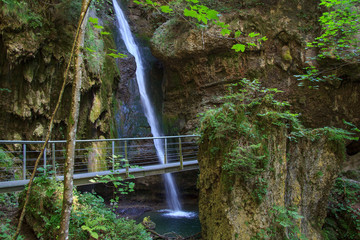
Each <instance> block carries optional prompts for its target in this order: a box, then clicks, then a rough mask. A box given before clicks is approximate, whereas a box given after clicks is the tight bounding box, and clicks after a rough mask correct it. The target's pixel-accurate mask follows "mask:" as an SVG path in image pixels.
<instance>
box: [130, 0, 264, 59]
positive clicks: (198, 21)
mask: <svg viewBox="0 0 360 240" xmlns="http://www.w3.org/2000/svg"><path fill="white" fill-rule="evenodd" d="M134 3H136V4H139V5H143V6H148V7H151V8H153V9H156V10H158V11H160V12H162V13H165V14H168V15H170V16H181V17H182V18H184V17H185V18H184V19H185V20H186V21H187V22H188V23H189V24H190V25H193V26H196V27H197V28H199V29H203V28H207V27H208V26H209V25H210V24H212V25H216V26H218V28H219V32H220V34H221V35H222V36H223V37H229V38H231V39H233V40H235V41H236V42H240V43H237V44H235V45H234V46H233V47H232V49H234V50H235V51H236V52H239V51H241V52H244V51H245V49H246V48H251V47H257V46H258V45H261V44H262V43H263V42H264V41H266V40H267V38H266V37H259V35H260V33H255V32H252V33H250V34H249V35H248V37H249V38H255V40H253V42H248V43H245V44H244V43H241V42H244V39H245V37H246V36H245V35H244V34H243V33H242V32H240V31H232V30H230V25H228V24H226V23H225V22H222V21H220V18H219V17H220V16H221V14H220V13H219V12H218V11H216V10H214V9H210V8H209V7H207V6H205V5H203V4H200V2H199V1H198V0H173V1H169V2H167V3H168V4H167V5H161V4H160V3H158V2H154V1H151V0H140V1H134ZM242 35H243V36H242Z"/></svg>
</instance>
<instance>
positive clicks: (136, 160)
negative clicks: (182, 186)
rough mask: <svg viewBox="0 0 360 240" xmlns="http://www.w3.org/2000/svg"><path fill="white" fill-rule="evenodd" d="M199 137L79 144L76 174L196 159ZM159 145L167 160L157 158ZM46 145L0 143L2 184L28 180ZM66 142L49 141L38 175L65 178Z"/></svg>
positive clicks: (84, 141) (24, 142) (0, 177)
mask: <svg viewBox="0 0 360 240" xmlns="http://www.w3.org/2000/svg"><path fill="white" fill-rule="evenodd" d="M197 138H198V136H197V135H182V136H163V137H141V138H118V139H91V140H77V141H76V150H75V166H74V173H75V174H76V173H89V172H100V171H106V170H116V169H119V168H127V169H128V168H129V167H132V166H140V167H141V166H147V165H155V164H160V162H159V158H162V159H163V160H164V161H165V163H164V164H167V163H173V162H178V163H179V167H180V169H181V168H182V166H183V162H185V161H192V160H196V159H197V150H198V147H197V141H196V140H197ZM154 140H155V141H160V143H161V148H162V150H163V154H164V156H162V157H160V156H158V154H157V152H156V149H155V145H154ZM43 144H44V141H18V140H0V182H4V181H14V180H26V179H29V178H30V175H31V173H32V171H33V169H34V164H35V161H36V159H37V157H38V155H39V154H40V150H41V147H42V145H43ZM65 149H66V141H65V140H56V141H54V140H52V141H49V142H48V144H47V146H46V149H45V152H44V156H43V158H42V159H41V165H40V166H39V167H41V168H40V169H39V171H38V174H39V175H40V174H44V173H46V172H47V173H48V174H51V175H55V176H60V175H63V171H64V161H65V158H66V150H65Z"/></svg>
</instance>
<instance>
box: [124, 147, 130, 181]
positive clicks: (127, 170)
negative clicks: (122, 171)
mask: <svg viewBox="0 0 360 240" xmlns="http://www.w3.org/2000/svg"><path fill="white" fill-rule="evenodd" d="M125 168H126V178H128V177H129V160H128V156H127V141H126V140H125Z"/></svg>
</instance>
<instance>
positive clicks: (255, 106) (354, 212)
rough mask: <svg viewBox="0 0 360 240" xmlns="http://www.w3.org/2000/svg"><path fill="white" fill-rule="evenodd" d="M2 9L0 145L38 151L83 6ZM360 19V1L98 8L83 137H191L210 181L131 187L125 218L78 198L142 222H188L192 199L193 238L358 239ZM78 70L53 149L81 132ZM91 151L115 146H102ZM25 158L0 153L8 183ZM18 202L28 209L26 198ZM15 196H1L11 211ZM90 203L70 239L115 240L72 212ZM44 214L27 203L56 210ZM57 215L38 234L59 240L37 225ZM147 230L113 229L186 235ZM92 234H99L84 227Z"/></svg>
mask: <svg viewBox="0 0 360 240" xmlns="http://www.w3.org/2000/svg"><path fill="white" fill-rule="evenodd" d="M120 6H121V8H122V10H121V8H120ZM0 7H1V10H0V19H1V21H0V108H1V110H2V111H1V114H0V122H1V124H0V139H1V140H32V141H41V140H44V138H45V136H46V134H47V126H48V123H49V121H50V119H51V114H52V111H53V110H54V108H55V106H56V101H57V97H58V93H59V91H60V88H61V84H62V81H63V78H64V76H63V74H64V71H65V68H66V64H67V63H68V59H69V56H70V52H71V47H72V43H73V38H74V36H75V31H76V28H77V26H76V23H77V21H78V17H79V15H80V8H81V1H80V0H76V1H68V0H46V1H43V2H42V1H38V0H36V1H30V0H21V1H15V0H0ZM359 9H360V6H359V3H358V2H357V1H355V0H344V1H340V2H339V1H335V0H319V1H311V0H291V1H285V0H231V1H222V0H219V1H214V0H199V1H198V0H175V1H164V0H157V1H150V0H146V1H134V0H113V1H108V0H97V1H92V3H91V7H90V8H89V10H88V13H87V20H86V21H87V23H86V31H85V41H84V43H83V46H82V54H83V56H84V62H83V63H82V66H81V71H82V75H83V80H82V81H83V83H82V87H81V102H80V113H79V126H78V129H77V134H76V138H77V139H102V140H105V139H117V138H127V137H139V138H140V137H160V136H177V135H179V136H181V135H191V136H194V135H196V136H198V137H192V138H189V141H191V142H192V143H195V142H196V143H197V145H198V154H197V160H198V165H199V170H192V171H188V172H179V173H175V174H172V175H170V173H166V174H163V175H157V176H149V177H144V178H138V179H135V180H132V181H131V182H134V183H135V188H134V190H135V191H134V192H127V193H126V194H125V195H123V196H119V198H117V199H118V202H117V203H116V204H118V205H119V206H118V209H117V210H116V207H114V206H113V203H110V199H111V198H112V197H111V196H113V194H112V192H111V191H108V189H107V188H104V185H95V186H87V187H83V188H79V189H78V190H79V192H80V195H81V194H85V195H86V194H87V193H85V192H91V191H92V192H97V194H98V195H101V196H102V197H103V198H104V199H105V200H102V201H103V202H104V203H106V206H107V207H108V208H109V209H110V208H111V209H112V210H113V212H115V213H119V212H121V211H124V212H126V211H127V210H126V209H127V208H128V210H129V209H130V210H129V211H132V210H133V209H134V207H135V208H136V207H139V209H140V210H139V212H140V213H142V212H143V211H145V215H143V216H146V210H149V209H155V210H158V209H164V208H167V207H168V208H170V209H171V210H172V211H173V212H182V210H183V209H182V205H191V206H192V207H193V206H194V204H196V205H197V207H196V208H198V216H199V220H200V223H201V233H199V234H195V235H193V236H192V238H191V239H204V240H219V239H224V240H227V239H229V240H235V239H244V240H253V239H280V240H282V239H309V240H310V239H312V240H315V239H319V240H320V239H324V240H333V239H334V240H335V239H339V240H340V239H360V224H359V221H360V220H359V219H360V210H359V204H360V153H359V152H360V142H359V139H358V137H359V136H360V130H359V126H360V109H359V108H358V106H359V105H360V95H359V93H360V67H359V57H358V56H359V52H360V40H359V34H358V33H359V30H360V27H359V24H356V23H357V22H358V21H359V19H360V10H359ZM123 14H124V15H123ZM339 16H340V17H339ZM122 54H124V55H126V56H124V55H122ZM114 56H115V57H114ZM74 75H75V73H74V68H72V69H71V73H70V74H69V80H68V83H67V84H66V88H65V92H64V97H63V100H62V102H61V105H60V109H59V111H58V113H57V114H56V116H55V122H54V126H53V130H52V134H51V139H52V140H63V139H65V138H66V135H67V134H66V132H67V127H68V125H69V124H70V123H71V121H72V119H71V118H69V116H68V114H69V109H70V108H71V105H72V103H71V95H72V87H71V85H72V84H71V81H72V79H73V77H74ZM126 144H127V143H126ZM136 144H137V145H138V149H137V151H138V153H140V152H141V153H142V152H144V151H145V150H146V146H145V140H138V141H137V142H136ZM170 144H173V145H176V144H177V145H176V147H177V146H178V145H179V143H178V142H175V141H174V142H170ZM154 145H155V147H154V149H156V151H157V160H158V161H159V162H160V163H166V159H164V156H165V158H166V151H167V149H166V147H164V141H163V140H160V139H155V140H154ZM84 146H85V145H84ZM125 146H127V145H125ZM92 147H93V148H94V149H95V148H97V147H102V148H104V149H106V148H108V149H111V145H106V144H105V143H104V144H103V145H102V143H101V142H98V143H94V144H93V145H92ZM28 148H29V149H28V151H34V152H36V151H39V150H40V146H39V147H34V146H30V145H29V147H28ZM85 148H86V149H87V148H89V149H87V151H88V153H86V156H85V157H84V159H83V160H81V163H80V162H79V163H78V164H85V165H86V164H87V166H86V168H87V169H92V170H91V171H93V172H97V171H104V170H108V169H110V170H111V166H110V164H109V163H108V164H105V165H101V164H100V163H99V164H98V162H100V160H101V159H105V157H98V155H96V154H98V153H97V152H96V151H95V150H92V149H91V147H87V146H86V147H84V149H85ZM120 148H125V147H124V146H123V145H121V146H120V147H119V149H120ZM22 151H23V148H22V145H21V144H6V143H2V144H1V145H0V168H1V170H0V173H4V174H3V175H1V174H0V178H1V179H6V176H5V174H9V172H11V170H9V169H8V168H9V165H11V166H13V165H14V164H15V165H19V166H20V167H21V161H20V160H21V159H22V158H23V156H22V155H23V154H22ZM104 151H105V152H106V150H104ZM124 151H125V150H124ZM176 151H177V152H176V154H178V155H181V154H180V153H181V150H180V149H178V150H176ZM113 152H114V151H113ZM179 152H180V153H179ZM7 153H11V154H12V155H11V156H10V157H9V154H7ZM17 153H19V154H18V155H16V154H17ZM45 154H46V152H45ZM125 154H127V153H125V152H119V157H120V158H126V157H125ZM29 156H31V153H30V155H29ZM50 156H51V155H50V150H48V157H49V158H50ZM1 157H3V159H1ZM65 157H66V156H64V158H65ZM8 158H11V159H12V160H11V161H13V162H14V163H9V161H8V160H6V159H8ZM107 158H108V159H114V158H115V157H114V156H110V157H109V156H107ZM125 160H126V159H125ZM125 160H124V161H125ZM87 161H89V162H87ZM90 162H91V163H90ZM121 164H122V165H123V166H126V163H125V165H124V164H123V163H121ZM121 164H120V165H121ZM130 164H131V163H130ZM133 164H134V165H137V163H133ZM45 165H46V164H45ZM45 167H46V166H45ZM10 174H12V175H13V176H17V175H16V173H14V172H11V173H10ZM28 174H29V175H30V173H28ZM108 185H111V184H110V183H108ZM39 186H42V185H41V183H40V184H39ZM106 186H107V185H106ZM37 191H40V190H39V189H38V190H37ZM57 191H58V190H56V191H55V190H54V192H52V194H53V195H52V196H51V195H50V197H52V198H57V200H56V201H55V200H54V199H52V200H41V201H39V202H41V204H45V205H46V203H47V201H49V202H52V201H54V202H57V201H58V200H59V198H60V197H62V196H61V194H57ZM126 191H127V190H126ZM1 194H3V193H1ZM43 195H44V196H45V195H46V194H43ZM55 195H56V196H55ZM175 195H178V196H175ZM17 197H19V202H20V203H21V202H22V200H21V198H24V194H20V195H19V196H17ZM34 197H35V199H37V198H36V194H34ZM9 199H12V197H11V196H10V195H9V196H8V195H4V196H3V197H0V203H1V206H2V207H4V206H5V205H6V204H8V202H11V201H13V200H11V201H10V200H9ZM87 199H88V200H86V201H89V202H91V201H92V202H97V200H94V199H92V197H88V198H87ZM89 199H92V200H91V201H90V200H89ZM17 201H18V200H16V202H17ZM86 201H85V200H81V197H80V196H79V197H76V200H75V201H74V204H75V205H74V206H75V207H74V211H75V213H74V214H75V215H76V214H77V215H76V216H78V217H75V215H74V217H73V219H74V220H73V221H75V222H76V221H78V222H77V223H76V224H80V225H79V226H78V227H74V228H73V229H72V230H70V232H71V234H73V235H72V236H73V238H72V237H70V239H103V238H102V237H104V236H106V234H107V231H113V230H110V229H111V228H112V227H106V225H104V226H105V228H106V230H104V229H101V228H100V229H96V228H95V225H101V223H100V222H101V221H102V220H99V218H101V217H91V216H90V215H86V214H85V215H86V216H90V217H89V218H94V219H97V220H98V221H99V224H98V223H91V224H93V225H91V224H90V223H89V222H86V221H85V220H79V219H80V217H79V216H80V215H81V214H82V213H79V212H77V211H79V209H85V208H86V207H84V208H83V206H81V205H77V204H80V203H79V202H86ZM41 204H40V206H32V208H34V209H35V208H39V209H42V210H44V209H43V208H45V209H46V208H47V207H43V206H42V205H41ZM58 204H59V206H60V204H61V203H60V201H59V203H58ZM84 204H85V203H84ZM116 204H114V205H116ZM45 205H44V206H45ZM50 205H51V204H50ZM54 205H55V204H54ZM90 205H91V203H90ZM90 205H89V206H90ZM121 205H123V208H122V207H121ZM46 206H47V205H46ZM84 206H87V205H84ZM60 208H61V207H60ZM4 209H5V207H4ZM49 209H50V207H49ZM57 209H58V208H56V209H52V210H51V211H50V210H49V211H48V212H49V215H47V214H46V217H44V218H43V219H42V220H41V217H39V218H37V217H35V215H36V214H35V213H34V214H33V215H31V214H29V215H28V216H27V218H26V219H27V221H28V222H31V221H32V220H31V219H33V221H34V222H36V224H31V223H28V224H27V225H28V226H29V227H30V228H32V230H29V231H30V232H35V233H34V234H33V235H34V236H36V237H35V238H34V239H50V238H49V237H46V236H51V234H50V235H46V234H48V233H42V232H41V231H42V230H41V229H42V228H43V229H56V224H57V222H56V221H57V220H55V217H51V216H56V214H58V215H59V213H58V211H59V210H57ZM60 210H61V209H60ZM45 211H46V210H45ZM81 211H86V210H81ZM135 211H138V210H135ZM191 211H194V212H196V214H195V215H197V209H196V210H193V209H192V210H191ZM51 212H52V213H51ZM182 213H184V212H182ZM51 214H53V215H51ZM79 214H80V215H79ZM109 214H110V213H109ZM191 214H193V212H191ZM105 215H106V214H105ZM135 215H139V214H135ZM106 216H110V215H106ZM111 216H112V215H111ZM192 216H193V215H192ZM0 218H1V219H2V220H3V219H6V214H1V215H0ZM15 218H16V217H14V218H13V219H15ZM78 218H79V219H78ZM120 219H122V218H120ZM146 219H147V218H145V219H144V221H145V220H146ZM11 221H12V222H16V220H11ZM81 221H85V222H81ZM104 221H105V220H104ZM120 221H122V220H120ZM146 221H148V222H146ZM146 221H145V222H142V223H143V225H144V226H142V225H141V224H139V225H136V223H131V224H134V225H131V227H129V226H130V225H127V223H125V222H122V223H121V224H120V223H119V226H120V227H119V229H122V228H123V229H133V230H134V236H136V237H135V238H131V236H130V235H126V234H125V235H121V234H123V233H121V234H120V233H117V232H116V231H115V230H114V231H113V232H111V234H113V235H111V236H113V237H112V238H111V239H186V238H185V237H184V236H183V238H180V236H179V235H168V236H167V235H162V233H161V234H158V235H156V234H154V233H153V232H151V231H153V230H154V229H150V230H149V229H148V230H147V231H148V232H146V230H145V228H146V227H147V228H149V226H148V225H147V223H149V222H150V223H151V220H150V218H149V219H147V220H146ZM169 221H170V220H169ZM4 222H5V220H4ZM6 222H7V220H6ZM9 222H10V220H9ZM138 222H141V220H138ZM37 224H38V225H37ZM74 224H75V223H74ZM104 224H105V223H104ZM122 224H125V225H122ZM129 224H130V223H129ZM155 224H158V223H156V221H155ZM50 225H53V226H55V227H54V228H52V227H51V226H50ZM150 225H151V224H150ZM160 225H161V224H159V226H158V229H159V228H160V227H161V226H160ZM194 225H196V224H194ZM39 226H40V227H39ZM45 226H46V227H45ZM74 226H75V225H74ZM81 226H87V227H89V229H90V230H84V231H83V232H81V233H79V232H77V230H74V229H76V228H78V229H82V228H83V227H81ZM135 226H136V227H135ZM187 227H188V228H191V226H187ZM70 228H71V226H70ZM9 229H11V228H10V227H9ZM156 230H157V229H156V228H155V230H154V231H156ZM11 231H12V230H6V233H7V234H8V232H11ZM49 231H50V232H51V231H52V230H49ZM54 231H55V230H54ZM79 231H80V230H79ZM119 231H120V230H119ZM173 231H174V232H175V231H176V230H175V228H174V230H173ZM196 231H200V230H199V229H198V230H196ZM92 232H95V233H96V234H98V235H97V236H98V237H95V236H96V235H93V234H92ZM114 232H116V234H118V235H116V234H115V233H114ZM124 232H126V231H125V230H124ZM130 232H132V231H130V230H129V231H128V233H129V234H130ZM169 232H170V230H169ZM4 234H5V232H4ZM42 234H44V235H42ZM101 234H103V235H101ZM192 234H193V233H192ZM9 235H10V233H9ZM30 235H31V234H30ZM30 235H29V236H30ZM42 236H43V237H42ZM109 236H110V235H109ZM115 236H116V237H115ZM120 236H122V237H120ZM140 236H141V237H140ZM74 237H75V238H74ZM157 237H158V238H157ZM176 237H179V238H176ZM25 239H27V238H25ZM104 239H105V238H104Z"/></svg>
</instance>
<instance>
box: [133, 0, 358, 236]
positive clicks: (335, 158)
mask: <svg viewBox="0 0 360 240" xmlns="http://www.w3.org/2000/svg"><path fill="white" fill-rule="evenodd" d="M201 3H203V4H207V5H208V6H210V7H211V6H213V7H215V8H217V9H218V10H221V12H222V17H221V20H222V21H224V22H226V23H228V24H229V25H230V28H231V29H232V30H240V31H241V32H243V33H245V35H247V34H248V33H250V32H259V33H261V34H262V35H265V36H267V37H268V39H269V40H268V41H266V42H265V43H264V44H263V45H262V46H260V47H255V48H252V49H250V50H246V51H245V52H244V53H240V54H238V53H235V52H233V50H231V46H232V45H233V44H234V43H235V42H234V40H233V39H226V38H223V37H221V35H220V34H219V33H218V32H217V31H218V30H217V29H216V27H215V26H210V27H208V28H206V29H202V30H201V29H196V28H193V27H191V26H189V25H188V24H187V23H186V22H185V21H183V19H181V17H179V18H178V17H169V18H166V17H165V18H164V17H163V16H162V15H161V14H159V13H157V12H156V11H153V12H151V11H150V12H149V11H148V12H146V11H144V10H143V9H141V8H139V7H138V6H137V5H136V4H131V3H130V5H129V13H130V19H131V20H132V22H133V24H134V25H133V28H134V30H135V31H137V32H138V34H139V35H140V36H143V38H145V39H149V42H150V44H151V47H152V52H153V54H154V55H155V56H156V57H157V58H158V59H160V60H161V61H162V62H163V66H164V73H165V78H164V79H165V82H164V83H163V94H164V109H163V114H164V122H169V123H170V122H171V123H172V124H175V126H177V130H176V131H179V132H182V133H193V132H194V130H195V129H196V128H197V127H198V126H199V119H200V118H199V117H198V115H199V113H202V112H205V111H206V110H208V109H211V108H213V107H218V106H220V105H221V104H222V103H223V102H222V100H220V98H219V97H221V96H223V95H225V93H226V89H227V85H228V84H231V83H236V82H238V81H239V80H241V79H243V78H247V79H251V80H253V79H259V81H260V82H261V83H262V85H263V86H265V87H269V88H278V89H280V90H283V91H284V92H283V93H281V94H279V97H280V99H283V100H287V101H289V102H290V104H291V111H292V112H295V113H300V119H301V120H302V122H303V124H304V125H305V126H306V127H310V128H316V127H324V126H335V127H344V125H343V122H342V119H345V120H347V121H351V122H352V123H354V124H355V125H359V124H360V118H359V116H360V112H359V109H358V108H356V107H355V106H357V105H358V104H359V101H360V98H359V90H360V89H359V88H360V84H359V83H360V82H359V76H360V75H359V73H360V72H359V71H360V69H359V67H358V64H356V63H355V64H349V63H346V62H345V63H344V62H343V63H341V62H339V61H338V60H335V59H330V58H328V59H324V60H323V61H321V62H315V61H313V62H311V64H314V65H316V66H319V67H320V69H322V70H326V71H329V72H330V73H334V72H335V71H336V74H337V76H339V77H340V78H341V79H342V81H328V82H323V83H320V84H319V89H318V90H314V89H310V88H308V85H307V84H305V87H299V86H298V84H299V81H297V79H296V77H294V75H299V74H302V73H304V68H305V67H307V66H309V62H307V61H308V60H309V59H310V58H311V57H314V56H315V55H316V54H317V52H316V50H314V49H311V48H309V49H306V42H311V41H313V40H314V39H315V37H317V36H318V35H319V33H320V31H321V30H320V26H319V23H318V18H319V16H320V15H321V8H319V7H318V4H319V2H317V1H315V2H314V1H309V0H302V1H283V0H274V1H261V0H260V1H216V2H214V1H202V2H201ZM248 41H251V39H250V38H247V39H246V38H245V39H244V42H248ZM336 65H345V66H346V67H342V68H339V69H337V70H332V69H333V68H334V66H336ZM235 131H236V130H235ZM286 134H287V133H286V131H285V130H283V129H277V130H276V131H274V132H272V134H270V136H271V137H270V140H269V141H268V142H267V143H266V145H267V146H268V148H269V149H271V151H270V150H269V152H270V155H271V159H270V160H269V164H270V166H269V169H271V170H269V169H268V170H269V171H267V173H266V174H265V175H266V176H265V177H264V179H265V181H266V183H267V184H268V186H269V189H268V190H267V191H266V193H265V197H264V198H265V200H263V202H262V203H260V204H259V203H257V202H256V201H255V200H254V199H253V197H252V196H251V192H253V191H254V189H253V188H252V187H251V186H245V187H244V183H243V179H241V178H239V177H235V178H234V179H232V182H231V183H228V182H226V181H225V183H224V179H226V174H225V171H224V169H223V164H224V163H225V162H226V160H225V157H224V155H226V154H230V152H231V151H229V149H228V148H226V147H223V146H224V145H226V143H229V142H234V141H235V142H237V144H238V145H239V146H244V142H243V141H244V139H243V137H241V136H235V137H233V138H232V137H231V136H232V135H231V134H229V135H230V136H228V138H223V139H221V141H222V143H223V145H221V144H219V145H218V146H215V143H214V140H213V139H209V138H207V137H205V140H204V141H203V142H201V143H200V154H199V164H200V177H199V188H200V202H199V207H200V218H201V222H202V227H203V232H202V233H203V237H204V238H205V239H250V238H251V237H258V238H259V239H266V237H269V235H268V236H265V235H266V234H267V233H268V232H266V231H268V229H269V228H270V227H272V226H271V223H272V222H273V221H275V217H274V215H276V214H277V216H279V215H281V214H283V213H286V214H288V213H289V212H288V211H290V210H289V209H292V207H295V206H296V208H295V209H296V210H295V211H296V212H298V213H299V214H300V215H302V216H304V218H303V219H301V220H296V221H295V225H294V226H293V227H298V229H299V231H300V232H299V233H298V234H300V233H301V234H304V236H306V237H307V238H308V239H322V238H323V236H322V234H321V228H322V225H323V223H324V218H325V217H326V211H327V210H326V206H327V203H328V200H327V199H328V196H329V194H330V190H331V186H332V185H333V183H334V180H335V178H336V177H337V176H338V173H339V171H340V169H341V168H342V167H344V166H345V165H346V164H347V163H348V162H343V161H342V160H341V159H342V156H341V153H339V151H337V150H334V148H333V145H332V143H331V141H330V142H329V137H328V136H325V137H324V138H322V139H317V140H310V139H308V138H306V137H305V138H304V139H301V140H299V142H298V143H293V142H291V141H289V140H287V139H286V137H285V136H286ZM219 141H220V140H219ZM254 144H257V143H256V142H255V143H254ZM346 144H347V146H348V148H347V151H348V153H349V154H350V155H352V156H350V158H352V163H351V164H352V165H351V166H352V167H348V168H353V169H354V168H355V169H358V168H359V157H358V156H356V155H355V154H356V153H358V152H359V150H360V148H359V142H356V141H355V142H350V141H347V143H346ZM219 146H220V147H219ZM269 146H272V147H269ZM214 147H215V149H216V148H217V149H219V148H220V149H221V151H220V153H219V154H216V155H212V153H211V152H212V151H214ZM340 152H341V151H340ZM222 154H223V155H222ZM348 158H349V156H348ZM245 171H246V170H245ZM229 189H231V190H229ZM274 206H281V207H284V209H280V210H279V209H278V210H277V211H283V213H279V212H277V213H274V212H276V210H274V209H273V207H274ZM272 214H274V215H272ZM281 216H282V217H283V216H284V215H281ZM277 224H279V223H277ZM275 227H276V226H275ZM277 227H279V226H277ZM262 234H263V235H262ZM271 234H275V235H274V236H273V237H275V238H274V239H283V238H284V237H285V236H287V237H289V234H290V233H289V230H279V229H277V231H275V232H272V233H271ZM298 236H300V235H298Z"/></svg>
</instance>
